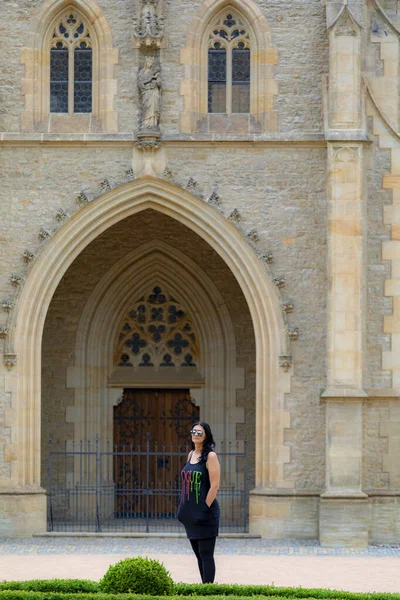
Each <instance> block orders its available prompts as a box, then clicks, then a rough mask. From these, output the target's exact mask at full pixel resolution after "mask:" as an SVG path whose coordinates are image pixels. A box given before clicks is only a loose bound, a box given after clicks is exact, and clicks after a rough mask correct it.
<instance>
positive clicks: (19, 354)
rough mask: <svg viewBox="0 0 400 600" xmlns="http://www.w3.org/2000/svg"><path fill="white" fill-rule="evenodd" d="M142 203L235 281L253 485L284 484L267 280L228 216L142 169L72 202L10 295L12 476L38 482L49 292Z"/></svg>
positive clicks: (274, 311) (287, 376) (284, 384)
mask: <svg viewBox="0 0 400 600" xmlns="http://www.w3.org/2000/svg"><path fill="white" fill-rule="evenodd" d="M148 208H150V209H154V210H157V211H159V212H161V213H163V214H166V215H168V216H170V217H172V218H173V219H176V220H177V221H179V222H180V223H181V224H183V225H185V226H186V227H188V228H189V229H190V230H192V231H193V232H195V233H197V234H198V235H199V236H200V237H201V238H202V239H203V240H204V241H205V242H207V243H208V244H209V245H210V246H211V248H213V249H214V250H215V252H217V254H218V255H219V256H220V257H221V259H222V260H223V261H224V262H225V264H226V265H227V267H228V268H229V269H230V270H231V272H232V274H233V276H234V277H235V278H236V280H237V282H238V285H239V286H240V287H241V289H242V292H243V295H244V297H245V299H246V301H247V305H248V308H249V312H250V315H251V318H252V321H253V327H254V332H255V341H256V457H257V459H256V485H257V487H258V488H259V489H266V488H279V487H280V486H283V487H287V486H288V484H289V485H290V482H288V481H286V480H285V476H284V463H285V462H287V461H288V460H289V447H288V446H286V445H285V439H284V430H285V428H286V427H288V423H289V415H288V412H287V411H286V409H285V408H284V395H285V394H286V393H288V392H289V391H290V380H291V372H290V370H289V371H288V372H286V373H285V372H283V371H282V369H281V367H280V364H279V356H280V355H281V354H284V353H285V351H286V343H287V336H286V327H285V323H284V319H283V316H282V312H281V308H280V303H279V299H278V296H277V294H276V290H275V286H274V284H273V282H272V280H271V279H270V278H269V276H268V274H267V272H266V270H265V266H264V264H263V262H262V261H260V259H259V257H258V256H257V254H256V253H255V252H254V249H253V248H252V247H251V246H250V245H249V243H248V242H247V240H246V239H245V237H244V236H243V235H242V233H241V232H240V231H238V229H237V228H236V227H235V226H234V224H232V223H231V222H230V221H229V220H228V219H227V218H225V217H224V216H223V215H222V214H221V213H220V212H219V211H217V210H215V208H213V207H212V206H210V205H209V204H207V203H206V202H204V201H203V200H201V199H199V198H198V197H196V196H194V195H193V194H191V193H190V191H188V190H185V189H182V188H179V187H178V186H176V185H174V184H172V183H169V182H166V181H164V180H160V179H157V178H155V177H150V176H146V177H142V178H139V179H137V180H134V181H132V182H128V183H125V184H123V185H120V186H117V187H115V188H113V189H112V190H110V191H108V192H107V193H105V194H103V195H102V196H100V197H99V198H98V199H97V200H96V201H94V202H90V203H88V204H86V205H85V206H84V207H83V208H82V209H80V210H79V211H78V212H77V213H76V214H75V215H74V218H73V219H70V220H69V221H67V222H66V223H65V224H64V225H63V226H62V227H61V228H60V229H59V230H58V231H57V233H55V234H54V236H52V237H51V238H50V239H49V240H48V242H47V244H46V245H45V246H44V248H43V250H42V251H41V253H40V255H39V256H38V257H37V259H36V260H35V262H34V263H33V265H32V268H31V270H30V272H29V275H28V277H27V279H26V281H25V284H24V287H23V289H22V290H21V293H20V295H19V296H18V299H17V301H16V305H15V309H14V312H13V316H12V322H11V323H10V339H9V347H10V348H11V349H12V351H13V353H14V354H15V355H16V366H15V370H14V373H13V377H16V378H18V382H19V385H18V386H17V389H16V390H15V392H14V393H13V398H12V406H13V409H12V410H13V415H14V417H13V418H15V423H16V427H15V437H14V438H13V447H15V448H14V449H15V452H14V455H15V457H16V460H15V461H14V462H13V471H12V473H13V475H12V481H13V484H14V485H16V486H18V485H19V486H22V487H26V486H28V487H29V489H35V486H36V488H38V489H40V473H41V469H40V409H41V343H42V334H43V328H44V323H45V319H46V314H47V311H48V309H49V305H50V302H51V299H52V297H53V294H54V292H55V290H56V288H57V286H58V284H59V282H60V281H61V279H62V277H63V275H64V274H65V273H66V271H67V269H68V268H69V267H70V265H71V264H72V262H73V261H74V260H75V259H76V258H77V257H78V256H79V254H80V253H81V252H82V250H83V249H84V248H86V247H87V246H88V244H90V242H91V241H93V240H94V239H95V238H97V237H98V236H99V235H100V234H101V233H102V232H103V231H105V230H106V229H108V228H109V227H111V226H112V225H114V224H115V223H118V222H119V221H121V220H123V219H124V218H126V217H128V216H131V215H134V214H136V213H138V212H141V211H143V210H146V209H148ZM28 338H29V340H30V341H31V343H29V344H27V343H26V340H27V339H28Z"/></svg>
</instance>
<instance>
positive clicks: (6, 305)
mask: <svg viewBox="0 0 400 600" xmlns="http://www.w3.org/2000/svg"><path fill="white" fill-rule="evenodd" d="M1 308H2V309H3V310H4V311H5V312H10V311H11V310H12V309H13V308H14V302H13V301H12V300H2V302H1Z"/></svg>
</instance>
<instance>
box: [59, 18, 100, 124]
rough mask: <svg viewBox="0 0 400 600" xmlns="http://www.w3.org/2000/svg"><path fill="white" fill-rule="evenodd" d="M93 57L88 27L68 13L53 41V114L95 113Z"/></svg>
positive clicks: (60, 21)
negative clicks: (93, 106) (93, 109)
mask: <svg viewBox="0 0 400 600" xmlns="http://www.w3.org/2000/svg"><path fill="white" fill-rule="evenodd" d="M92 54H93V53H92V40H91V37H90V33H89V31H88V28H87V26H86V25H85V23H84V22H83V21H82V19H81V18H80V17H78V16H77V15H75V14H74V13H71V12H68V13H67V14H66V15H64V17H62V18H61V19H60V20H59V21H58V23H57V25H56V27H55V29H54V32H53V36H52V38H51V49H50V112H52V113H68V114H74V113H91V112H92V86H93V81H92V80H93V56H92Z"/></svg>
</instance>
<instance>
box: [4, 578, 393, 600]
mask: <svg viewBox="0 0 400 600" xmlns="http://www.w3.org/2000/svg"><path fill="white" fill-rule="evenodd" d="M98 590H99V584H98V583H96V582H94V581H88V580H82V579H46V580H32V581H10V582H7V581H3V582H1V583H0V600H4V599H6V598H9V599H10V600H12V599H13V600H123V599H124V598H134V599H135V600H157V597H155V596H152V597H150V596H144V595H134V594H128V595H126V594H125V595H124V594H103V593H100V592H99V591H98ZM40 592H42V593H40ZM182 596H193V597H196V598H204V599H205V600H240V598H246V597H249V596H253V597H256V596H259V597H260V596H262V597H264V598H265V596H268V598H269V600H272V599H279V600H282V598H289V599H291V600H293V599H297V598H298V599H304V598H310V599H315V600H400V594H387V593H382V592H379V593H370V594H361V593H354V592H341V591H336V590H326V589H306V588H279V587H275V586H268V585H235V584H231V585H225V584H217V583H215V584H187V583H176V584H175V585H174V596H161V597H160V598H162V600H182ZM221 596H224V598H223V599H222V598H221Z"/></svg>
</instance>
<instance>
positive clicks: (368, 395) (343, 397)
mask: <svg viewBox="0 0 400 600" xmlns="http://www.w3.org/2000/svg"><path fill="white" fill-rule="evenodd" d="M320 398H321V400H327V401H328V400H329V401H335V400H336V401H338V402H351V401H362V400H386V401H387V400H400V390H398V389H384V390H378V389H363V390H362V389H355V388H340V389H339V388H338V389H330V390H324V391H323V392H321V396H320Z"/></svg>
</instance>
